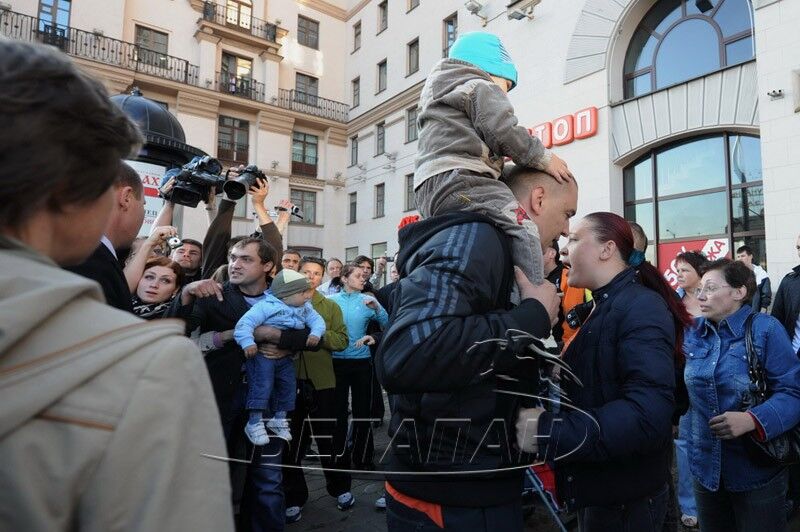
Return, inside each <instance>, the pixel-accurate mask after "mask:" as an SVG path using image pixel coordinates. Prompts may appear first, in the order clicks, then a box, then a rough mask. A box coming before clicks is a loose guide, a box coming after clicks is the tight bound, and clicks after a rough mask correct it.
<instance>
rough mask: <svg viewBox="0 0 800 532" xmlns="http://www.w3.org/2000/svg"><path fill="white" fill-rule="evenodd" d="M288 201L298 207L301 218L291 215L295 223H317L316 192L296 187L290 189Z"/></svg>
mask: <svg viewBox="0 0 800 532" xmlns="http://www.w3.org/2000/svg"><path fill="white" fill-rule="evenodd" d="M289 198H290V199H289V201H291V202H292V203H293V204H295V205H296V206H298V207H300V211H302V212H301V214H302V215H303V219H302V220H299V219H297V217H293V221H295V222H296V223H304V224H315V223H317V217H316V212H317V193H316V192H310V191H308V190H299V189H296V188H293V189H291V191H290V192H289Z"/></svg>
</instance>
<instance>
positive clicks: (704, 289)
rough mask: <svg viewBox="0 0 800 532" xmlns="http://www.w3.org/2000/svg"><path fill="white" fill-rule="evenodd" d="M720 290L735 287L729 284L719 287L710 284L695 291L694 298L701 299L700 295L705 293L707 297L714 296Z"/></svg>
mask: <svg viewBox="0 0 800 532" xmlns="http://www.w3.org/2000/svg"><path fill="white" fill-rule="evenodd" d="M720 288H733V287H732V286H731V285H729V284H721V285H719V286H717V285H713V284H708V285H706V286H704V287H702V288H698V289H697V290H695V291H694V297H697V298H699V297H700V294H702V293H703V292H705V293H706V295H707V296H710V295H713V294H714V292H716V291H717V290H719V289H720Z"/></svg>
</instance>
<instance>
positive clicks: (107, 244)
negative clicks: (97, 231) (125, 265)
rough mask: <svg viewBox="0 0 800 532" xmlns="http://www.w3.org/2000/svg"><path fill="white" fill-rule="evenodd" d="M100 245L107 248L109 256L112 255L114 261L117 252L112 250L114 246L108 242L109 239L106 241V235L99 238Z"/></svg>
mask: <svg viewBox="0 0 800 532" xmlns="http://www.w3.org/2000/svg"><path fill="white" fill-rule="evenodd" d="M100 243H101V244H103V245H104V246H105V247H107V248H108V250H109V251H110V252H111V254H112V255H114V258H115V259H118V257H117V251H116V250H115V249H114V244H112V243H111V240H109V239H108V237H107V236H106V235H103V236H102V237H101V238H100Z"/></svg>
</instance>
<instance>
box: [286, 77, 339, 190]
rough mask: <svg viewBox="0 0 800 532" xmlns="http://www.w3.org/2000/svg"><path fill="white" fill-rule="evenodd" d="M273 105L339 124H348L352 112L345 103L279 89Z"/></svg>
mask: <svg viewBox="0 0 800 532" xmlns="http://www.w3.org/2000/svg"><path fill="white" fill-rule="evenodd" d="M273 103H274V104H275V105H277V106H278V107H283V108H284V109H291V110H292V111H298V112H300V113H306V114H310V115H314V116H318V117H321V118H328V119H330V120H336V121H337V122H347V115H348V112H349V110H350V107H349V106H348V105H347V104H345V103H342V102H335V101H333V100H328V99H325V98H320V97H319V96H317V95H315V94H309V93H306V92H302V91H297V90H288V89H278V97H277V98H276V99H274V101H273ZM315 175H316V174H315Z"/></svg>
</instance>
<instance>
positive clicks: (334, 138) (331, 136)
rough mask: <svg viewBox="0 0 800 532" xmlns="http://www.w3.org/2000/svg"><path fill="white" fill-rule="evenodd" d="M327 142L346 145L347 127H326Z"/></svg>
mask: <svg viewBox="0 0 800 532" xmlns="http://www.w3.org/2000/svg"><path fill="white" fill-rule="evenodd" d="M328 143H329V144H333V145H334V146H347V129H346V128H345V127H335V126H334V127H330V128H328Z"/></svg>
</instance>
